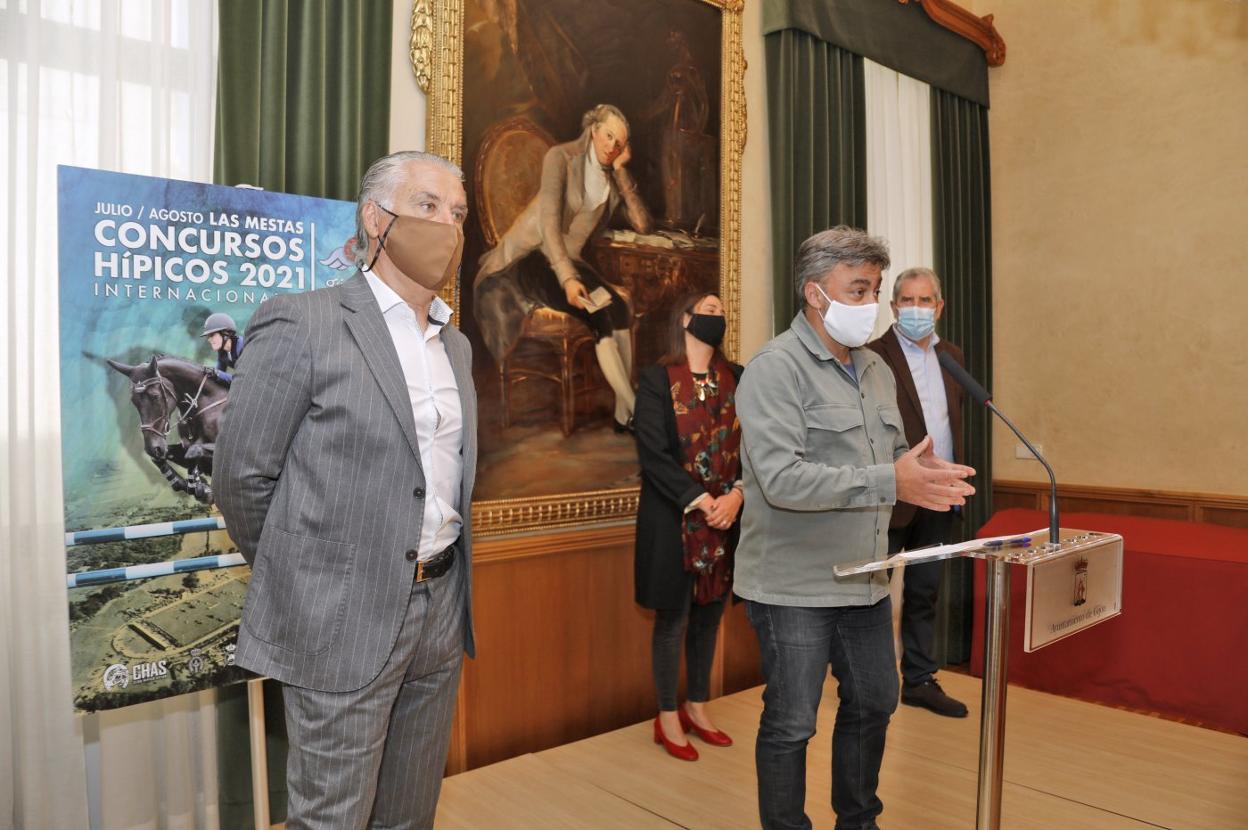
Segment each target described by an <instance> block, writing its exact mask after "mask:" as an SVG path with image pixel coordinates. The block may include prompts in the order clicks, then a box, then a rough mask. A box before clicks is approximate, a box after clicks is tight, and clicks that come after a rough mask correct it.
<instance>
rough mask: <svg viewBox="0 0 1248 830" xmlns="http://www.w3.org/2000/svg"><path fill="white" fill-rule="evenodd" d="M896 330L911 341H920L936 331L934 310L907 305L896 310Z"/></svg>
mask: <svg viewBox="0 0 1248 830" xmlns="http://www.w3.org/2000/svg"><path fill="white" fill-rule="evenodd" d="M897 328H899V329H901V333H902V334H904V335H905V336H906V337H908V338H910V339H911V340H915V341H918V340H922V339H923V338H924V337H927V336H928V335H929V334H931V333H932V332H933V331H935V330H936V309H934V308H924V307H923V306H917V305H908V306H904V307H903V308H900V309H898V313H897Z"/></svg>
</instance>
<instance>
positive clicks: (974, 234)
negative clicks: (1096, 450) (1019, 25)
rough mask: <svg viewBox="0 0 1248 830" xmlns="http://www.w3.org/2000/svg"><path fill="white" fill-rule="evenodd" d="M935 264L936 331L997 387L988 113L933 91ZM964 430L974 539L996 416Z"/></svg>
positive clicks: (951, 652) (950, 620)
mask: <svg viewBox="0 0 1248 830" xmlns="http://www.w3.org/2000/svg"><path fill="white" fill-rule="evenodd" d="M931 120H932V224H933V226H934V228H933V234H934V236H935V239H934V240H933V242H934V255H935V262H934V264H933V267H934V268H935V270H936V273H937V274H939V275H940V279H941V282H942V283H943V285H944V293H945V313H944V314H943V315H942V316H941V320H940V323H939V329H938V331H939V334H940V336H941V337H946V338H948V339H949V340H950V341H952V342H954V343H957V344H958V345H959V346H961V347H962V350H963V351H964V352H965V354H966V368H967V370H968V371H970V373H971V375H972V376H974V377H975V378H977V379H979V380H980V381H981V382H982V383H983V384H984V385H985V386H987V387H988V388H989V389H991V388H992V387H991V384H992V233H991V225H992V222H991V217H992V210H991V201H990V198H989V167H988V108H987V107H984V106H981V105H980V104H977V103H974V102H972V101H968V100H966V99H965V98H960V97H958V96H957V95H953V94H952V93H949V92H945V91H943V90H940V89H936V88H935V87H933V88H932V99H931ZM965 415H966V417H964V418H963V425H962V433H963V440H964V442H965V448H966V463H968V464H970V465H971V466H972V467H974V468H975V469H976V470H977V471H978V476H977V477H976V479H975V488H976V490H977V494H976V496H975V497H974V498H973V499H972V500H971V502H970V503H969V504H968V505H967V507H966V508H965V510H964V512H963V516H962V529H963V533H964V534H965V535H966V536H967V537H968V538H969V537H970V536H972V535H974V533H975V532H976V531H977V530H979V528H980V527H981V526H982V525H983V524H984V522H986V521H987V520H988V517H989V516H991V515H992V424H991V423H990V421H991V413H990V412H988V410H987V409H985V408H984V407H982V406H977V405H974V404H970V405H968V407H967V408H966V409H965ZM971 564H972V563H971V562H970V561H968V560H964V559H958V560H953V561H951V562H950V564H949V567H947V568H946V569H945V578H944V582H943V583H942V585H941V590H940V601H939V604H938V606H937V624H936V652H937V659H938V660H939V659H941V657H942V656H943V659H944V662H946V663H962V662H965V661H967V660H969V659H970V654H971V650H970V645H971V641H970V637H971V614H972V611H973V607H972V599H971V598H972V576H973V571H972V568H971Z"/></svg>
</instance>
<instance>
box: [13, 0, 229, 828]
mask: <svg viewBox="0 0 1248 830" xmlns="http://www.w3.org/2000/svg"><path fill="white" fill-rule="evenodd" d="M216 27H217V14H216V3H215V2H211V0H209V1H208V2H201V1H200V0H42V2H41V1H40V0H0V85H2V86H3V87H4V96H3V100H2V101H0V145H2V147H3V157H4V159H5V161H4V166H3V168H0V199H3V202H2V203H0V252H2V255H3V257H4V259H5V263H4V269H3V273H2V274H0V279H3V290H0V827H9V826H13V827H17V828H30V830H44V828H57V830H60V828H85V827H87V826H88V825H90V826H91V827H100V828H123V827H124V828H147V827H151V828H156V827H161V828H181V827H188V828H189V827H209V828H215V827H216V826H217V820H216V811H217V806H216V802H217V794H216V774H217V771H216V746H215V718H214V710H213V706H212V700H213V698H212V693H211V692H208V693H201V694H200V695H195V696H188V697H184V698H178V699H174V700H170V701H166V702H161V703H155V704H148V705H145V706H137V707H133V708H130V709H125V710H121V711H117V712H111V713H106V714H101V715H93V716H88V717H85V718H76V717H75V716H74V715H73V714H72V703H71V699H70V679H69V638H68V634H67V616H68V615H67V608H66V595H65V576H64V574H65V550H64V547H63V544H62V539H63V537H62V535H61V534H62V533H63V530H64V528H63V524H62V507H63V505H62V495H61V440H60V439H61V429H60V388H59V377H58V345H57V331H58V324H57V314H58V312H57V253H56V228H57V224H56V196H57V190H56V166H57V165H58V164H73V165H80V166H85V167H99V168H103V169H108V170H118V171H123V172H127V173H142V174H148V175H156V176H168V177H173V178H182V179H194V180H200V181H209V180H210V179H211V175H212V145H213V134H212V129H213V115H214V110H215V90H216V49H217V47H216ZM88 805H90V809H88Z"/></svg>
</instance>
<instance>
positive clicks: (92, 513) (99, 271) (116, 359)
mask: <svg viewBox="0 0 1248 830" xmlns="http://www.w3.org/2000/svg"><path fill="white" fill-rule="evenodd" d="M58 209H59V233H60V237H59V244H60V345H61V363H60V367H61V435H62V439H61V440H62V448H61V449H62V467H63V470H64V483H65V530H66V534H65V536H66V554H67V562H68V571H69V573H68V574H67V576H66V584H67V586H68V600H69V621H70V622H69V625H70V648H71V654H72V663H73V667H72V670H73V675H72V676H73V686H74V689H73V693H74V705H75V707H76V708H77V709H79V710H81V711H95V710H99V709H112V708H116V707H119V706H127V705H130V704H133V703H138V702H141V701H145V700H152V699H155V698H160V697H165V696H169V695H174V694H182V693H185V692H190V691H195V690H198V689H202V688H207V687H209V686H218V685H223V684H225V683H231V682H235V681H238V680H242V679H243V672H242V670H241V669H238V668H236V667H235V666H234V642H235V639H236V635H237V629H238V620H239V614H240V612H241V610H242V604H243V597H244V595H245V593H246V590H247V580H248V576H249V573H250V572H249V569H248V568H247V567H246V565H245V564H243V562H242V557H241V555H240V554H238V552H237V549H236V548H235V546H234V545H233V544H232V542H231V541H230V538H229V534H228V529H227V528H225V525H224V522H223V520H222V519H221V518H220V514H219V512H218V511H217V509H216V507H215V506H214V504H213V499H212V455H213V448H214V444H215V440H216V434H217V429H218V426H219V424H220V420H221V415H222V413H223V411H224V408H225V405H226V403H227V402H228V399H229V387H230V382H231V380H232V370H233V368H234V363H235V362H236V361H237V358H238V357H239V355H240V354H241V351H245V349H246V337H245V332H246V327H247V322H248V320H250V319H251V316H252V314H253V313H254V312H255V310H256V309H257V308H258V307H259V306H260V304H261V303H263V302H264V301H265V300H267V299H268V298H270V297H273V296H276V295H277V294H281V293H287V292H293V291H309V290H315V289H317V288H324V287H328V286H331V285H333V284H335V283H337V282H339V281H342V280H344V279H346V278H347V277H349V276H350V275H351V274H352V273H354V264H353V255H352V253H351V251H350V248H351V246H352V244H353V243H354V236H355V204H354V203H353V202H341V201H335V200H329V199H316V198H310V197H304V196H292V195H289V194H283V193H269V192H265V191H261V190H256V189H250V188H233V187H222V186H219V185H206V184H196V183H193V182H181V181H172V180H169V179H157V178H151V177H147V176H132V175H125V174H120V173H110V172H104V171H99V170H86V169H82V168H76V167H66V166H62V167H60V168H59V175H58Z"/></svg>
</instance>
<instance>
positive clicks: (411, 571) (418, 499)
mask: <svg viewBox="0 0 1248 830" xmlns="http://www.w3.org/2000/svg"><path fill="white" fill-rule="evenodd" d="M442 339H443V342H444V343H445V345H446V352H447V355H448V356H449V357H450V361H451V367H452V369H453V371H454V373H455V380H456V383H457V385H458V386H459V395H460V401H461V403H462V405H463V418H464V430H463V440H464V445H463V456H464V477H463V488H462V490H461V492H460V512H461V513H462V514H463V517H464V527H463V535H462V537H461V545H462V547H461V550H462V553H463V558H462V560H461V561H460V562H459V563H458V564H457V566H456V567H455V569H454V570H453V571H452V578H455V579H460V580H463V581H464V583H465V584H464V591H463V596H464V597H465V598H466V599H465V603H464V608H463V614H464V649H465V651H466V652H467V653H468V654H469V656H472V655H473V653H474V643H473V634H472V616H471V607H472V600H471V590H472V585H471V577H472V573H471V571H472V569H471V557H472V510H471V505H472V487H473V481H474V478H475V473H476V464H477V401H476V392H475V390H474V388H473V385H472V351H471V346H469V344H468V339H467V338H466V337H464V335H463V334H462V333H460V332H459V331H458V330H457V329H455V328H453V327H451V326H449V325H448V326H447V327H446V328H445V330H444V331H443V332H442ZM428 486H429V485H428V482H426V480H425V476H424V473H423V472H422V470H421V466H420V452H419V448H418V446H417V442H416V425H415V422H414V420H413V418H412V407H411V403H410V402H409V399H408V395H407V386H406V383H405V381H404V378H403V370H402V367H401V366H400V365H399V358H398V354H397V353H396V352H395V349H394V342H393V341H392V340H391V338H390V332H389V330H388V329H387V328H386V323H385V319H384V318H383V317H382V314H381V309H380V308H379V307H378V305H377V300H376V299H375V298H374V296H373V293H372V290H371V289H370V288H369V286H368V282H367V281H366V280H365V279H364V277H363V275H361V274H359V273H357V274H356V275H355V276H353V277H351V278H350V279H349V280H347V281H346V282H344V283H342V284H340V285H337V286H334V287H332V288H326V289H321V290H319V291H312V292H308V293H303V294H283V295H279V296H276V297H273V298H272V299H269V300H267V301H265V302H264V303H263V304H262V305H261V306H260V309H259V310H258V311H257V312H256V314H255V316H254V317H253V318H252V320H251V323H250V325H249V326H248V328H247V350H246V351H245V352H244V353H243V356H242V358H241V360H240V362H239V365H238V372H237V373H236V374H235V376H234V383H233V385H232V387H231V390H230V401H229V405H228V408H227V410H226V413H225V416H224V420H223V423H222V425H221V432H220V435H219V437H218V438H217V446H216V453H215V458H214V464H213V488H214V490H215V491H216V499H217V504H218V506H219V507H220V508H221V513H222V515H223V516H224V517H225V521H226V524H227V526H228V527H229V531H230V536H231V538H233V540H234V541H235V543H236V544H237V545H238V547H239V550H240V551H241V552H242V554H243V556H244V557H245V558H246V559H247V561H248V563H249V564H250V565H251V567H252V574H251V586H250V588H249V589H248V592H247V600H246V603H245V605H244V607H243V619H242V625H241V627H240V629H239V635H238V651H237V655H236V661H237V663H238V664H239V665H241V666H243V667H244V668H248V669H251V670H252V671H255V672H258V673H260V674H267V675H269V676H270V677H273V678H276V679H277V680H280V681H282V682H283V683H289V684H292V685H296V686H302V687H305V688H311V689H318V690H321V691H331V692H345V691H352V690H355V689H359V688H362V687H363V686H365V685H367V684H368V683H369V682H370V681H372V680H373V678H374V677H376V676H377V674H378V673H379V672H380V671H381V668H382V666H383V665H384V664H385V661H386V658H387V657H388V656H389V654H390V652H391V650H392V648H393V646H394V643H395V640H396V638H397V637H398V633H399V628H400V627H401V626H402V624H403V619H404V614H405V612H406V609H407V604H408V598H409V596H410V594H411V591H412V580H413V579H414V576H415V569H416V563H415V562H411V561H408V559H407V556H406V553H407V551H408V550H409V549H413V548H415V547H416V545H417V542H418V541H419V539H420V529H421V523H422V521H423V517H424V510H423V499H424V494H425V490H426V489H427V488H428Z"/></svg>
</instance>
